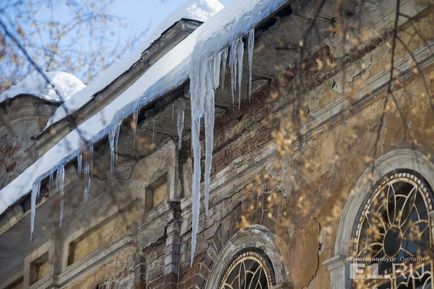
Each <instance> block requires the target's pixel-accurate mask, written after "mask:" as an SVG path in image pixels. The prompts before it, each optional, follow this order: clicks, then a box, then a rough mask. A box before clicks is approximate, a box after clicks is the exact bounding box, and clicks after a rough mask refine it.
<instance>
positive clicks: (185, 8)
mask: <svg viewBox="0 0 434 289" xmlns="http://www.w3.org/2000/svg"><path fill="white" fill-rule="evenodd" d="M223 8H224V6H223V4H222V3H221V2H220V1H219V0H190V1H188V2H187V3H185V4H184V5H182V6H181V7H179V8H178V9H176V10H175V11H174V12H173V13H172V14H170V15H169V16H168V17H167V18H166V19H165V20H164V21H163V22H162V23H161V24H160V25H158V26H157V28H155V29H154V30H153V31H152V33H151V34H150V35H149V36H148V37H147V38H146V40H145V41H144V44H143V45H140V47H138V49H135V50H133V51H132V52H130V53H128V54H127V55H126V56H125V57H124V58H122V59H120V60H119V61H117V62H115V63H114V64H113V65H112V66H110V67H108V68H107V69H105V70H103V71H102V72H101V73H99V74H98V75H97V76H96V78H95V79H94V80H93V81H92V82H91V83H90V84H89V85H88V86H87V87H86V89H83V90H82V91H80V92H79V93H77V94H76V95H74V97H71V98H69V99H68V101H65V102H64V103H63V104H62V105H61V106H60V107H59V108H58V109H57V110H56V112H55V113H54V115H53V116H52V117H51V118H50V119H49V120H48V122H47V126H46V128H48V127H49V126H51V125H52V124H54V123H56V122H58V121H60V120H61V119H63V118H64V117H66V116H67V115H68V114H71V113H73V112H75V111H77V110H78V109H80V108H81V107H82V106H84V105H85V104H86V103H88V102H89V101H90V100H92V97H93V96H94V95H95V94H96V93H97V92H99V91H101V90H103V89H104V88H105V87H107V86H108V85H109V84H110V83H111V82H112V81H113V80H115V79H116V78H117V77H118V76H120V75H121V74H122V73H124V72H125V71H127V70H128V69H129V68H130V67H131V66H133V64H134V63H136V62H137V61H138V60H139V59H140V57H141V55H142V52H143V51H145V50H146V49H147V48H149V46H150V45H151V44H152V43H153V42H154V41H155V40H157V39H158V38H159V37H160V36H161V34H163V33H164V32H165V31H166V30H167V29H168V28H170V27H171V26H172V25H173V24H174V23H176V22H177V21H179V20H181V19H183V18H184V19H192V20H198V21H201V22H205V21H207V20H208V19H209V18H210V17H212V16H214V15H215V14H216V13H217V12H219V11H220V10H222V9H223ZM65 108H66V109H65Z"/></svg>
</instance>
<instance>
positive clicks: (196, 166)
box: [190, 61, 208, 264]
mask: <svg viewBox="0 0 434 289" xmlns="http://www.w3.org/2000/svg"><path fill="white" fill-rule="evenodd" d="M207 66H208V62H207V61H202V62H200V63H197V64H196V63H195V64H193V67H192V71H191V75H190V105H191V144H192V149H193V177H192V188H191V191H192V204H191V209H192V233H191V234H192V238H191V263H192V264H193V258H194V253H195V251H196V236H197V231H198V227H199V215H200V179H201V168H200V156H201V148H200V138H199V137H200V120H201V118H202V116H203V113H204V97H203V96H204V94H205V91H206V90H205V89H206V72H207Z"/></svg>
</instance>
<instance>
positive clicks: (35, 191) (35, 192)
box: [30, 182, 41, 240]
mask: <svg viewBox="0 0 434 289" xmlns="http://www.w3.org/2000/svg"><path fill="white" fill-rule="evenodd" d="M40 189H41V183H40V182H36V183H34V184H33V188H32V195H31V204H30V206H31V211H30V240H33V229H34V228H35V215H36V201H37V199H38V196H39V191H40Z"/></svg>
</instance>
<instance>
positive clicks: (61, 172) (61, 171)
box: [56, 166, 65, 226]
mask: <svg viewBox="0 0 434 289" xmlns="http://www.w3.org/2000/svg"><path fill="white" fill-rule="evenodd" d="M64 185H65V167H64V166H60V167H59V168H57V171H56V189H57V190H58V191H59V193H60V212H59V225H60V226H62V223H63V210H64V196H65V187H64Z"/></svg>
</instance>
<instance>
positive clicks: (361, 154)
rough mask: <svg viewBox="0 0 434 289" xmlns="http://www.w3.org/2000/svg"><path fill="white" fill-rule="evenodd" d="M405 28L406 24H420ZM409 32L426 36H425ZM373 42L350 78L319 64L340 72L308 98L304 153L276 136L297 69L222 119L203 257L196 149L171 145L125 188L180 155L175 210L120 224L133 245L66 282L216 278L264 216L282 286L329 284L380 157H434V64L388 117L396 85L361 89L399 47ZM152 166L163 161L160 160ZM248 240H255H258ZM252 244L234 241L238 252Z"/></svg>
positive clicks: (150, 177)
mask: <svg viewBox="0 0 434 289" xmlns="http://www.w3.org/2000/svg"><path fill="white" fill-rule="evenodd" d="M428 11H429V13H426V14H424V17H423V18H422V19H421V20H420V21H419V22H418V24H417V25H419V27H420V28H421V30H422V31H424V32H426V35H425V36H426V37H427V38H429V39H431V40H432V38H433V35H432V29H431V28H430V27H431V26H430V25H429V24H428V23H432V18H433V12H432V11H431V10H428ZM404 28H405V29H407V32H408V31H410V30H411V29H413V28H412V27H411V26H405V27H404ZM403 34H405V33H404V32H403ZM389 36H390V35H389ZM389 40H390V39H389ZM405 41H409V43H410V44H411V45H416V44H417V45H418V46H421V45H424V44H423V41H421V39H418V38H417V37H416V38H412V39H407V40H405ZM370 43H371V46H372V45H374V46H372V47H370V49H369V51H366V50H364V51H363V53H361V52H360V51H355V52H354V55H350V56H349V58H352V62H351V64H350V65H349V66H348V67H347V72H349V73H347V74H346V75H345V78H344V81H342V79H343V75H342V74H340V72H339V71H328V70H327V69H328V68H324V70H321V71H316V70H311V71H309V72H308V73H312V74H314V75H315V76H318V75H329V76H330V77H329V78H327V80H326V81H323V82H322V83H321V84H319V85H317V86H315V87H312V89H311V90H310V91H308V92H307V93H306V94H305V95H304V96H303V98H301V100H302V104H303V108H304V109H305V113H306V117H307V120H306V121H307V124H308V125H307V128H306V129H303V130H301V132H300V137H301V138H300V139H301V140H302V141H301V144H300V147H298V148H297V149H296V150H295V153H292V154H289V155H288V154H285V157H284V158H279V157H278V155H277V154H276V152H275V150H276V148H277V150H279V149H280V144H281V143H280V142H279V141H280V140H281V139H279V138H278V137H277V145H276V143H275V140H274V139H273V133H272V132H273V131H277V130H279V128H284V127H286V125H287V124H288V123H290V122H291V121H292V119H291V117H290V116H288V107H289V111H290V110H291V107H293V104H294V95H293V94H292V92H293V90H292V87H291V85H292V82H291V79H285V77H287V75H283V76H282V77H281V78H277V79H275V80H274V81H273V83H272V85H270V86H268V87H267V88H265V89H264V90H262V91H261V92H259V93H257V94H255V96H254V98H253V100H252V101H251V102H248V101H246V103H244V104H242V106H241V110H237V109H234V110H232V111H230V112H228V113H226V114H224V115H223V116H221V117H219V118H218V119H217V120H216V124H217V127H216V135H215V152H214V159H213V183H212V185H211V189H212V192H211V196H210V210H209V215H208V216H207V217H205V213H204V211H203V210H202V212H201V217H200V223H199V234H198V236H197V249H196V254H195V257H194V263H193V264H192V265H191V264H190V257H191V245H190V244H191V191H190V189H189V188H190V187H189V185H188V183H189V182H190V181H191V159H190V158H191V155H190V150H189V149H188V148H187V149H185V148H184V151H182V153H183V156H182V158H181V157H178V155H177V154H176V153H175V154H174V155H176V161H175V162H172V161H170V160H169V158H170V157H172V156H173V155H172V154H173V153H172V152H171V149H172V147H170V146H167V147H165V148H163V149H161V152H162V153H160V154H158V153H157V154H155V155H153V156H151V157H148V158H144V159H142V160H141V161H139V162H138V165H137V169H136V170H134V168H133V169H132V173H131V176H132V177H131V180H129V181H128V182H127V183H126V184H123V185H121V188H116V189H119V191H122V189H125V190H126V191H129V192H134V194H136V195H139V196H140V194H141V193H143V191H144V189H145V187H146V186H148V185H149V184H152V183H153V182H154V181H155V180H156V179H158V178H159V177H160V176H161V175H162V174H164V171H165V170H166V169H167V167H173V166H177V165H178V164H177V162H178V161H179V162H180V163H179V166H180V168H178V167H176V172H174V173H172V175H171V176H172V177H173V179H175V180H176V181H175V184H174V183H171V185H170V187H171V189H170V190H171V191H172V193H170V194H169V195H170V198H169V202H168V203H167V208H166V209H165V210H166V211H164V213H161V214H160V215H159V217H158V218H156V219H155V220H153V219H152V218H149V219H146V216H145V217H144V216H140V217H138V220H137V222H136V224H134V225H133V226H132V228H128V229H129V230H128V232H126V231H124V230H121V231H122V232H123V233H124V232H125V235H126V236H127V235H128V236H130V237H131V238H132V241H131V244H130V243H129V245H128V246H126V247H125V248H124V249H122V250H119V251H116V252H115V253H113V256H110V257H109V258H108V259H107V260H105V261H101V262H100V263H98V264H96V265H93V267H92V268H90V269H88V270H87V271H85V272H84V273H81V275H80V274H78V275H77V276H78V277H76V278H75V279H74V280H72V281H71V283H70V284H68V285H66V286H65V287H64V288H68V289H78V288H80V289H93V288H96V285H97V284H99V283H101V282H103V281H105V280H114V281H116V282H117V283H116V284H118V286H121V287H119V288H136V289H139V288H141V289H143V288H147V289H149V288H152V289H154V288H156V289H157V288H158V289H169V288H181V289H187V288H207V287H206V286H208V285H209V284H210V282H211V280H212V279H213V278H216V279H217V280H219V277H220V276H221V274H222V271H220V268H219V264H221V263H222V262H229V261H230V259H231V258H232V257H233V255H225V254H224V252H226V249H227V248H228V246H230V245H231V244H235V243H236V238H237V236H238V234H239V232H240V229H241V228H243V229H245V230H247V229H248V228H251V227H252V226H255V225H263V226H264V227H265V228H267V230H268V231H270V232H272V233H273V234H274V238H275V239H274V241H273V242H274V244H273V245H274V246H275V247H276V248H277V249H276V251H277V252H276V255H277V256H279V257H278V258H277V257H276V258H273V259H272V262H273V265H276V264H277V263H279V264H281V265H282V266H283V270H282V272H276V274H280V277H279V278H280V282H279V283H280V284H281V285H282V287H281V288H294V289H302V288H308V289H323V288H329V284H330V275H329V272H328V271H327V269H326V267H325V266H324V265H322V264H323V262H324V261H326V260H327V259H329V258H331V257H332V256H333V255H334V244H335V239H336V231H337V228H338V224H339V221H340V216H341V212H342V209H343V208H344V206H345V202H346V201H347V198H348V195H349V193H350V192H351V190H352V188H353V187H354V185H355V184H356V182H357V181H358V180H359V178H360V176H361V175H362V173H363V172H364V171H365V170H366V168H368V166H369V164H370V163H371V161H372V160H374V159H377V158H378V157H380V156H381V155H384V154H385V153H387V152H389V151H392V150H394V149H398V148H411V149H414V150H417V151H420V152H422V153H423V154H425V155H427V156H429V158H430V161H431V162H433V159H432V155H434V111H433V109H432V107H431V105H430V103H429V101H428V98H427V94H426V93H424V92H425V83H424V82H423V80H422V78H421V77H420V76H421V75H422V72H423V75H424V76H425V77H426V79H427V83H428V85H430V88H431V89H433V88H434V87H433V83H434V82H433V80H432V79H433V75H434V65H432V64H431V65H429V66H428V67H425V68H424V70H423V71H419V72H418V74H415V73H413V72H410V73H409V74H408V77H407V79H405V81H402V82H401V85H402V87H401V88H399V87H398V88H397V89H396V90H395V91H394V97H395V99H396V102H397V104H395V105H393V104H392V99H391V98H389V102H388V103H387V105H386V107H387V112H386V113H385V114H384V117H383V107H384V99H385V96H386V93H385V91H386V90H385V89H384V88H383V90H382V91H380V92H379V93H378V94H367V95H364V94H363V93H362V92H363V91H364V90H367V91H370V90H371V88H372V89H373V87H374V84H372V87H369V85H367V83H368V81H369V80H370V79H373V78H375V76H376V75H378V74H379V73H382V72H386V74H387V71H388V70H387V69H388V64H389V62H390V47H389V46H388V44H387V39H383V40H381V41H379V40H375V41H374V40H373V41H372V42H370ZM415 47H416V46H415ZM329 48H330V53H331V54H332V56H333V58H334V59H337V60H336V61H339V59H338V57H337V56H336V57H335V55H334V53H336V47H333V46H331V47H329ZM361 49H364V48H363V47H361ZM403 51H404V47H403V46H399V45H398V47H397V52H398V53H397V55H398V56H399V57H403V56H404V53H403ZM330 70H333V69H330ZM386 81H387V78H386ZM343 82H344V83H351V86H350V87H347V89H346V91H347V92H348V93H347V94H343V93H342V90H340V89H338V88H339V85H340V87H342V83H343ZM383 82H384V81H383ZM334 83H335V84H336V85H337V86H336V85H335V84H334ZM370 85H371V84H370ZM310 86H314V85H312V84H310ZM336 87H338V88H336ZM358 94H359V95H358ZM298 97H300V96H298ZM271 99H273V100H271ZM336 103H340V104H342V105H341V106H339V107H338V109H337V110H336V111H337V113H336V114H334V113H333V110H332V109H326V108H330V105H334V104H336ZM307 108H308V109H307ZM398 109H399V110H398ZM402 117H404V118H405V122H404V121H403V119H402ZM303 124H306V123H303ZM297 128H299V127H297ZM380 129H381V133H378V132H379V130H380ZM274 135H276V134H274ZM162 160H165V161H166V162H163V161H162ZM152 164H154V166H152ZM152 167H153V168H156V169H155V172H154V171H152V169H149V168H152ZM178 173H179V176H178V175H177V174H178ZM178 178H179V179H178ZM178 180H179V183H178ZM264 180H267V181H264ZM112 189H113V188H112ZM113 190H114V189H113ZM181 190H184V191H181ZM131 194H132V193H131ZM181 196H182V197H181ZM269 197H270V199H269ZM164 198H166V197H164ZM273 198H275V199H273ZM269 200H271V201H269ZM273 200H274V203H273ZM134 201H137V200H136V199H135V200H134ZM138 201H143V200H140V198H138ZM252 206H253V207H252ZM252 208H253V209H252ZM147 213H148V212H146V214H147ZM152 214H155V215H156V216H157V215H158V214H157V213H155V212H153V213H151V215H152ZM102 238H104V236H103V237H102ZM247 243H248V244H250V245H252V244H253V245H254V244H255V240H246V244H247ZM250 245H249V246H250ZM261 246H262V245H261ZM106 247H110V245H107V246H106ZM241 249H243V247H242V246H240V247H239V248H238V247H235V248H234V252H236V251H237V250H241ZM270 258H271V257H270ZM276 268H277V265H276ZM207 289H210V288H207ZM212 289H214V288H212Z"/></svg>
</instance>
